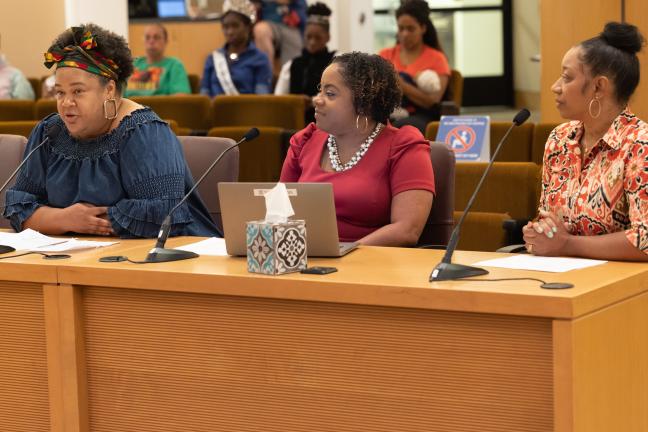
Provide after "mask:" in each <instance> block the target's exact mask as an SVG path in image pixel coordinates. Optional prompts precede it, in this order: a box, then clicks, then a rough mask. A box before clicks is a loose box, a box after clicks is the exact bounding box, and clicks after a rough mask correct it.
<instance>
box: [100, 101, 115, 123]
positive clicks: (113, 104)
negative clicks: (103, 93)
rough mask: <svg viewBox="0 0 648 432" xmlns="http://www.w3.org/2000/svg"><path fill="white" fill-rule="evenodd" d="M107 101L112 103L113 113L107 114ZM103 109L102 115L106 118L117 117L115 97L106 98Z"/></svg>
mask: <svg viewBox="0 0 648 432" xmlns="http://www.w3.org/2000/svg"><path fill="white" fill-rule="evenodd" d="M109 103H112V110H113V114H112V115H108V105H109ZM103 109H104V117H105V118H106V120H113V119H114V118H116V117H117V99H115V98H112V99H106V100H105V101H104V103H103Z"/></svg>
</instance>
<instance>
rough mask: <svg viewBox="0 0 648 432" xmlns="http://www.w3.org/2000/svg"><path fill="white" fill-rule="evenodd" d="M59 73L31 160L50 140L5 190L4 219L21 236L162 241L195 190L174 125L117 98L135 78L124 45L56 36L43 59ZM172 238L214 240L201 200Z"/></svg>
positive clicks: (84, 34) (85, 30)
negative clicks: (53, 110) (168, 222)
mask: <svg viewBox="0 0 648 432" xmlns="http://www.w3.org/2000/svg"><path fill="white" fill-rule="evenodd" d="M45 60H46V61H45V66H47V67H52V66H54V65H56V72H55V73H56V107H57V110H58V114H52V115H50V116H48V117H46V118H45V119H44V120H43V121H41V122H40V123H39V124H38V125H37V126H36V128H35V129H34V131H33V132H32V134H31V136H30V137H29V142H28V144H27V150H26V152H29V151H30V150H31V149H32V148H34V147H35V146H36V145H38V144H39V143H40V142H41V141H43V140H44V139H45V137H48V136H49V140H50V141H49V142H48V143H47V145H45V146H42V147H41V148H40V149H39V150H38V151H37V152H36V153H34V154H33V155H32V156H31V158H30V159H29V160H28V161H27V163H26V164H25V165H24V166H23V168H22V169H21V170H20V172H19V174H18V178H17V180H16V184H15V185H14V186H13V187H12V188H11V189H9V190H8V191H7V195H6V204H7V207H6V209H5V211H4V216H5V217H6V218H8V219H10V220H11V225H12V227H13V228H14V229H15V230H16V231H20V230H23V229H26V228H31V229H34V230H37V231H40V232H42V233H44V234H54V235H57V234H65V233H68V232H73V233H83V234H93V235H118V236H120V237H156V236H157V234H158V231H159V229H160V225H161V224H162V222H163V220H164V218H165V216H166V215H167V214H168V212H169V210H171V208H172V207H173V206H174V205H176V204H177V203H178V202H179V201H180V199H182V197H183V196H184V194H185V193H186V192H187V191H189V189H190V188H191V187H192V186H193V180H192V177H191V174H190V173H189V170H188V168H187V164H186V162H185V160H184V158H183V155H182V149H181V147H180V143H179V142H178V140H177V138H176V136H175V135H174V134H173V132H171V129H169V125H168V124H166V123H165V122H163V121H162V120H160V118H159V117H158V116H157V115H155V113H154V112H152V111H151V110H150V109H149V108H145V107H142V106H141V105H138V104H137V103H135V102H133V101H131V100H129V99H125V98H122V97H121V91H122V89H123V88H124V86H125V84H126V80H127V79H128V76H129V75H130V74H131V72H132V71H133V64H132V59H131V53H130V50H129V49H128V45H127V44H126V41H125V40H124V39H123V38H122V37H121V36H118V35H116V34H114V33H111V32H108V31H106V30H104V29H102V28H101V27H98V26H96V25H94V24H87V25H85V26H83V27H73V28H71V29H68V30H67V31H65V32H64V33H62V34H61V35H59V36H58V38H57V39H56V40H55V41H54V43H53V44H52V46H51V47H50V48H49V50H48V52H47V53H46V54H45ZM172 234H173V235H197V236H213V235H216V234H217V229H216V226H215V225H214V223H213V222H212V220H211V219H210V217H209V213H208V212H207V209H206V208H205V206H204V204H203V203H202V201H201V200H200V198H199V197H198V196H197V195H193V194H192V197H190V198H189V200H188V201H187V203H186V204H183V205H182V206H181V207H180V208H178V210H177V211H176V212H175V213H174V214H173V217H172Z"/></svg>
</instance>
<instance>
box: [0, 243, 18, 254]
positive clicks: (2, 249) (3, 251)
mask: <svg viewBox="0 0 648 432" xmlns="http://www.w3.org/2000/svg"><path fill="white" fill-rule="evenodd" d="M15 251H16V249H14V248H12V247H11V246H5V245H0V254H6V253H9V252H15Z"/></svg>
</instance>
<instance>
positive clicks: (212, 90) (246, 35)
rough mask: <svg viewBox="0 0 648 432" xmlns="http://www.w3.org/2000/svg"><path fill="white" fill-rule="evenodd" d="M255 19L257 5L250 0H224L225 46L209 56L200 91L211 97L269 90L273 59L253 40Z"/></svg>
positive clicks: (222, 22)
mask: <svg viewBox="0 0 648 432" xmlns="http://www.w3.org/2000/svg"><path fill="white" fill-rule="evenodd" d="M255 20H256V9H255V8H254V5H252V3H250V2H249V1H248V0H225V2H224V3H223V15H222V18H221V25H222V27H223V34H224V35H225V46H224V47H222V48H219V49H217V50H215V51H214V52H213V53H212V54H211V55H210V56H209V57H207V60H206V61H205V69H204V71H203V77H202V81H201V83H200V93H202V94H206V95H209V96H212V97H213V96H218V95H221V94H226V95H237V94H240V93H256V94H268V93H270V87H271V85H272V68H271V67H270V61H269V60H268V56H267V55H265V54H264V53H262V52H261V51H259V50H258V49H257V48H256V46H255V45H254V42H252V25H253V24H254V22H255Z"/></svg>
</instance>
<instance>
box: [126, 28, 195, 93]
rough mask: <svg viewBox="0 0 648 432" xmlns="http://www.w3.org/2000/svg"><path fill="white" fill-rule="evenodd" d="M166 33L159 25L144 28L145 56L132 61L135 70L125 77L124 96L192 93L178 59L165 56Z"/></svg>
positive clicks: (185, 73)
mask: <svg viewBox="0 0 648 432" xmlns="http://www.w3.org/2000/svg"><path fill="white" fill-rule="evenodd" d="M167 41H168V34H167V31H166V29H165V28H164V26H163V25H162V24H158V23H156V24H151V25H149V26H147V27H146V28H145V29H144V47H145V49H146V55H145V56H142V57H138V58H136V59H135V60H134V61H133V66H134V67H135V71H134V72H133V75H131V77H130V79H129V80H128V87H127V88H126V91H125V97H131V96H157V95H172V94H177V93H191V87H190V86H189V78H187V71H186V70H185V68H184V65H183V64H182V62H181V61H180V60H178V59H177V58H175V57H165V56H164V50H165V48H166V45H167Z"/></svg>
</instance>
